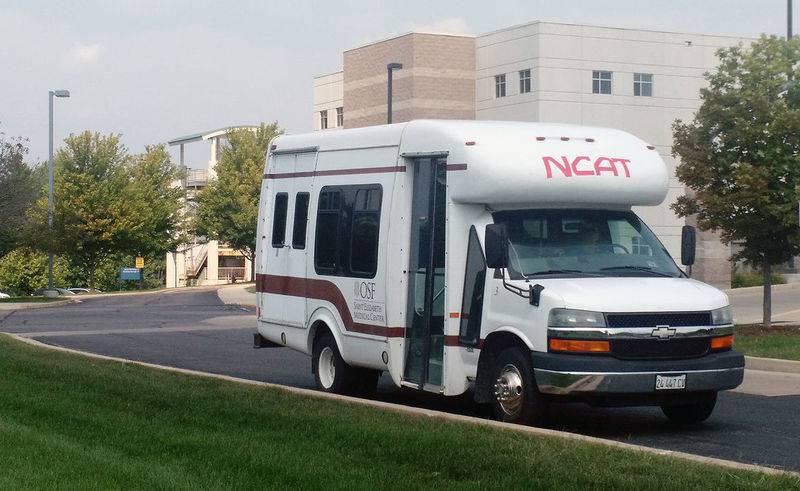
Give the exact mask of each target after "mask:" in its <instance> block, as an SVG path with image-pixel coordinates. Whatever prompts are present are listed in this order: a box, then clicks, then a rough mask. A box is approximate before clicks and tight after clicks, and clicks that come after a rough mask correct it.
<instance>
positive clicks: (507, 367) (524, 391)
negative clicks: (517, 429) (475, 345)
mask: <svg viewBox="0 0 800 491" xmlns="http://www.w3.org/2000/svg"><path fill="white" fill-rule="evenodd" d="M492 375H493V377H494V399H493V401H492V407H493V410H494V416H495V419H497V420H499V421H505V422H508V423H518V424H533V425H538V424H542V423H544V422H545V420H546V417H547V411H548V408H547V401H545V400H544V398H543V397H542V395H541V394H540V393H539V389H538V388H537V387H536V380H535V379H534V377H533V366H532V365H531V362H530V355H529V354H528V353H525V352H524V351H523V350H522V349H520V348H517V347H512V348H507V349H505V350H503V351H501V352H500V354H499V355H498V356H497V358H496V360H495V364H494V369H493V370H492Z"/></svg>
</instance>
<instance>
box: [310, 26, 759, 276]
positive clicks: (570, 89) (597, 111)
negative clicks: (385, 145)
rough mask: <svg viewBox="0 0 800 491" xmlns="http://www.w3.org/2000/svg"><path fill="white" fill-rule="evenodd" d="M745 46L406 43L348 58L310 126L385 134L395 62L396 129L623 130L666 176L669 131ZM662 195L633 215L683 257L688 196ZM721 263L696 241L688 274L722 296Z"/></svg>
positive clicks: (619, 35)
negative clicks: (503, 125)
mask: <svg viewBox="0 0 800 491" xmlns="http://www.w3.org/2000/svg"><path fill="white" fill-rule="evenodd" d="M751 41H752V40H751V39H747V38H738V37H730V36H710V35H703V34H686V33H675V32H662V31H650V30H641V29H620V28H610V27H600V26H590V25H575V24H561V23H552V22H530V23H527V24H522V25H518V26H513V27H508V28H505V29H500V30H497V31H493V32H490V33H486V34H482V35H478V36H475V37H471V36H452V35H441V34H422V33H411V34H405V35H402V36H397V37H393V38H390V39H386V40H382V41H377V42H374V43H370V44H367V45H364V46H360V47H358V48H354V49H350V50H347V51H344V53H343V57H342V67H343V69H342V71H340V72H335V73H333V74H327V75H322V76H319V77H316V78H315V88H314V99H315V106H314V110H315V113H314V119H315V124H314V128H315V129H316V130H320V129H323V128H322V126H321V124H320V121H321V120H322V119H327V120H328V121H329V122H330V121H333V120H335V119H336V109H335V107H339V108H340V111H339V112H340V113H341V117H340V118H339V119H340V122H341V123H342V124H341V125H335V124H328V125H327V126H326V128H324V129H331V128H341V127H345V128H354V127H360V126H368V125H376V124H385V123H386V108H387V105H386V81H387V74H386V64H387V63H389V62H399V63H402V64H403V69H401V70H397V71H395V72H394V97H393V106H394V107H393V109H394V110H393V121H394V122H402V121H409V120H411V119H419V118H434V119H456V118H457V119H473V118H474V119H485V120H512V121H542V122H557V123H571V124H582V125H589V126H606V127H612V128H619V129H622V130H625V131H628V132H631V133H633V134H635V135H637V136H639V137H640V138H642V139H644V140H646V141H648V142H649V143H651V144H652V145H655V146H656V148H657V150H658V151H659V153H660V154H661V156H662V157H663V158H664V160H665V162H666V163H667V165H668V166H669V168H670V170H671V172H672V174H673V176H674V169H675V165H676V162H675V159H674V158H673V157H672V155H671V147H672V129H671V127H672V123H673V122H674V121H675V120H676V119H684V120H686V119H690V118H692V117H693V114H694V112H695V111H696V110H697V108H698V107H699V106H700V98H699V91H700V89H701V88H702V87H703V86H704V84H705V80H704V78H703V73H704V72H706V71H708V70H712V69H713V68H714V67H715V65H716V63H717V58H716V55H715V53H716V51H717V50H718V49H719V48H721V47H725V46H732V45H736V44H738V43H742V44H748V43H749V42H751ZM323 88H324V89H323ZM331 101H334V102H331ZM334 104H338V106H334ZM332 108H333V109H332ZM669 187H670V189H669V193H668V195H667V198H666V200H665V201H664V203H662V204H661V205H659V206H651V207H639V208H637V209H636V212H637V213H638V214H639V215H640V216H641V217H642V218H643V219H644V220H645V221H646V222H647V223H648V224H649V225H650V226H651V228H652V229H653V231H654V232H655V233H656V234H657V235H658V236H659V238H660V239H661V241H662V242H663V243H664V245H665V246H666V247H667V249H668V250H669V252H670V254H672V256H673V257H679V256H680V233H681V227H682V226H683V225H685V224H692V225H694V223H693V221H692V220H691V219H688V220H687V219H682V218H679V217H677V216H675V214H674V213H673V212H672V210H671V209H670V204H672V203H673V202H674V201H675V199H676V198H677V197H678V196H680V195H682V194H684V193H685V192H686V189H685V188H684V186H683V185H682V184H681V183H680V182H679V181H678V180H677V179H676V178H675V177H672V179H670V183H669ZM729 256H730V248H729V247H726V246H723V245H722V244H721V243H720V242H719V240H717V237H716V236H715V235H714V234H713V233H705V232H702V233H700V234H699V235H698V255H697V263H696V265H695V267H694V271H693V272H694V276H695V277H697V278H699V279H702V280H704V281H706V282H709V283H712V284H715V285H718V286H724V287H727V286H729V285H730V276H731V271H730V269H731V268H730V263H729V261H728V259H729Z"/></svg>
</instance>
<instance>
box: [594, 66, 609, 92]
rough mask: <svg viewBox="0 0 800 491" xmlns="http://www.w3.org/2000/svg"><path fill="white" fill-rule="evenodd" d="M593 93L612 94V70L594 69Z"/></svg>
mask: <svg viewBox="0 0 800 491" xmlns="http://www.w3.org/2000/svg"><path fill="white" fill-rule="evenodd" d="M592 93H593V94H610V93H611V72H607V71H604V70H594V71H593V72H592Z"/></svg>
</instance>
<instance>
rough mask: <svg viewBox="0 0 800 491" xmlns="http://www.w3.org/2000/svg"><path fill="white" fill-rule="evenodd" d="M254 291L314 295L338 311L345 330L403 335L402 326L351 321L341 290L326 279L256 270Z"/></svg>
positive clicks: (299, 295) (393, 336)
mask: <svg viewBox="0 0 800 491" xmlns="http://www.w3.org/2000/svg"><path fill="white" fill-rule="evenodd" d="M256 291H257V292H259V293H274V294H276V295H289V296H292V297H306V298H314V299H317V300H324V301H326V302H330V303H332V304H333V306H334V307H336V310H338V311H339V315H340V316H341V317H342V321H343V322H344V328H345V330H347V331H351V332H357V333H361V334H370V335H373V336H382V337H387V338H401V337H403V336H405V332H406V329H405V328H404V327H385V326H376V325H374V324H363V323H360V322H355V321H354V320H353V316H352V315H351V314H350V309H349V308H348V307H347V301H346V300H345V299H344V295H342V292H341V290H339V287H338V286H336V284H334V283H332V282H330V281H327V280H317V279H309V278H298V277H294V276H279V275H272V274H261V273H259V274H256Z"/></svg>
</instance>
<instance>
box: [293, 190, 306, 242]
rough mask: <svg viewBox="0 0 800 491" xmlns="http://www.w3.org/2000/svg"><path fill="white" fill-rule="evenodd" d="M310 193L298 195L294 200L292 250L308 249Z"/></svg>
mask: <svg viewBox="0 0 800 491" xmlns="http://www.w3.org/2000/svg"><path fill="white" fill-rule="evenodd" d="M308 200H309V194H308V193H297V196H295V198H294V226H292V248H293V249H305V248H306V225H307V224H308Z"/></svg>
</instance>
